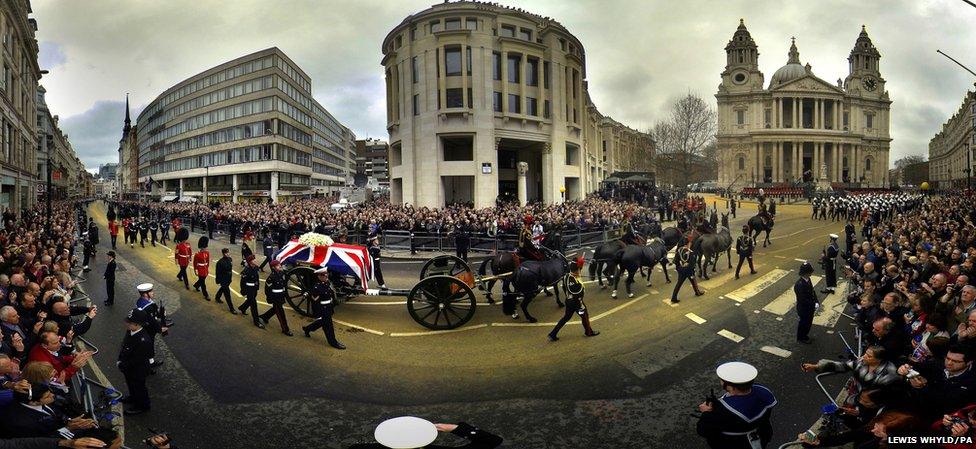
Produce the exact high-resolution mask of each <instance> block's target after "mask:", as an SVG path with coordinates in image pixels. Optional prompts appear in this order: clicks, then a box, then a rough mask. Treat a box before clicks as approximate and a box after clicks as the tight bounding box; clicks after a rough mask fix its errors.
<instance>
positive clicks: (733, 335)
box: [718, 329, 746, 343]
mask: <svg viewBox="0 0 976 449" xmlns="http://www.w3.org/2000/svg"><path fill="white" fill-rule="evenodd" d="M718 334H719V335H721V336H723V337H725V338H728V339H729V340H732V341H734V342H736V343H739V342H741V341H742V340H745V339H746V338H745V337H743V336H741V335H739V334H736V333H735V332H732V331H730V330H726V329H722V330H720V331H718Z"/></svg>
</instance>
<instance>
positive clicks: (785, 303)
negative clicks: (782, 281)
mask: <svg viewBox="0 0 976 449" xmlns="http://www.w3.org/2000/svg"><path fill="white" fill-rule="evenodd" d="M820 279H822V278H821V277H820V276H810V282H812V283H813V286H814V289H816V288H817V287H816V286H817V283H818V282H820ZM794 305H796V293H794V292H793V286H790V287H789V288H787V289H786V291H784V292H783V294H781V295H779V296H778V297H776V299H774V300H773V301H772V302H770V303H769V304H766V306H765V307H763V310H765V311H767V312H769V313H772V314H775V315H779V316H783V315H786V313H787V312H789V311H790V309H792V308H793V306H794Z"/></svg>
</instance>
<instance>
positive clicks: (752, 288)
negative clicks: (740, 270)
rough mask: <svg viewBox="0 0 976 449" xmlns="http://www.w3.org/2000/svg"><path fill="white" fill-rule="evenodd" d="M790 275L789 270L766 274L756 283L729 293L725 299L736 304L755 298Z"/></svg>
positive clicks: (773, 271) (774, 270)
mask: <svg viewBox="0 0 976 449" xmlns="http://www.w3.org/2000/svg"><path fill="white" fill-rule="evenodd" d="M788 273H789V270H781V269H779V268H775V269H773V270H772V271H770V272H769V273H766V274H764V275H763V276H762V277H760V278H759V279H756V280H755V281H752V282H750V283H748V284H746V285H745V286H743V287H740V288H738V289H736V290H735V291H733V292H731V293H727V294H726V295H725V297H726V298H728V299H731V300H733V301H735V302H743V301H745V300H747V299H749V298H752V297H753V296H756V295H758V294H759V293H760V292H762V291H763V290H765V289H767V288H769V287H770V286H771V285H773V284H775V283H776V282H778V281H779V280H780V279H783V278H784V277H785V276H786V275H787V274H788Z"/></svg>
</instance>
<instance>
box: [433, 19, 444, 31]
mask: <svg viewBox="0 0 976 449" xmlns="http://www.w3.org/2000/svg"><path fill="white" fill-rule="evenodd" d="M442 29H443V28H441V21H440V20H435V21H433V22H431V23H430V32H431V33H436V32H438V31H440V30H442Z"/></svg>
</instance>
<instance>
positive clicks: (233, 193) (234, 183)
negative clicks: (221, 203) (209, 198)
mask: <svg viewBox="0 0 976 449" xmlns="http://www.w3.org/2000/svg"><path fill="white" fill-rule="evenodd" d="M230 179H231V184H230V195H231V197H230V202H231V203H237V175H231V176H230Z"/></svg>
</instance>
